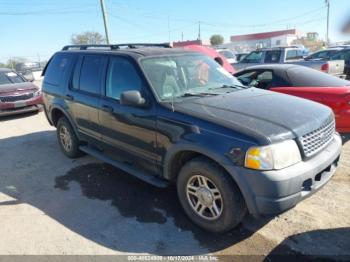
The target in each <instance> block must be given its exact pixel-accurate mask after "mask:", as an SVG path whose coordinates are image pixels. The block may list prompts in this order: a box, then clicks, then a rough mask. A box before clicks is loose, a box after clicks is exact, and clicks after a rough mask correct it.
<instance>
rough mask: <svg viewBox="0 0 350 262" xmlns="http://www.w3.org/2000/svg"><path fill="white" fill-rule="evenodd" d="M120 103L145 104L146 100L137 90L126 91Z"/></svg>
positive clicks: (130, 104)
mask: <svg viewBox="0 0 350 262" xmlns="http://www.w3.org/2000/svg"><path fill="white" fill-rule="evenodd" d="M120 103H121V104H122V105H126V106H144V105H145V104H146V100H145V99H144V98H143V97H142V96H141V93H140V92H139V91H137V90H131V91H125V92H123V93H122V94H121V96H120Z"/></svg>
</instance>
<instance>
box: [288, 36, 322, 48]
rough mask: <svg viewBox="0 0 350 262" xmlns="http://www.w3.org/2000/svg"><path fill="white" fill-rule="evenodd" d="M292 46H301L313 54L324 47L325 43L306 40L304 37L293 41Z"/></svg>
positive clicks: (318, 40)
mask: <svg viewBox="0 0 350 262" xmlns="http://www.w3.org/2000/svg"><path fill="white" fill-rule="evenodd" d="M292 45H303V46H305V48H307V49H309V50H310V52H315V51H317V50H320V49H321V48H322V47H324V46H326V42H325V41H322V40H320V39H308V38H306V37H302V38H299V39H296V40H294V41H293V42H292Z"/></svg>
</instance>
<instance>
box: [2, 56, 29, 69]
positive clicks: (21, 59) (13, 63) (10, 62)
mask: <svg viewBox="0 0 350 262" xmlns="http://www.w3.org/2000/svg"><path fill="white" fill-rule="evenodd" d="M25 62H28V59H26V58H24V57H11V58H10V59H9V60H7V66H6V67H8V68H12V69H15V68H16V65H17V64H22V63H25Z"/></svg>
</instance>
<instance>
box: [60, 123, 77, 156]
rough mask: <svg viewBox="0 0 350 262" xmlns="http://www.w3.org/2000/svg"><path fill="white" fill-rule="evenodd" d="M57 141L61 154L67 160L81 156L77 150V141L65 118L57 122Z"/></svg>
mask: <svg viewBox="0 0 350 262" xmlns="http://www.w3.org/2000/svg"><path fill="white" fill-rule="evenodd" d="M57 139H58V144H59V145H60V148H61V150H62V152H63V153H64V154H65V155H66V156H67V157H69V158H77V157H79V156H81V155H82V152H81V151H80V150H79V140H78V138H77V136H76V135H75V132H74V129H73V128H72V125H71V124H70V123H69V121H68V120H67V118H65V117H61V118H60V119H59V120H58V122H57Z"/></svg>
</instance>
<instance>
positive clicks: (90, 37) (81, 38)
mask: <svg viewBox="0 0 350 262" xmlns="http://www.w3.org/2000/svg"><path fill="white" fill-rule="evenodd" d="M71 42H72V44H74V45H84V44H85V45H87V44H93V45H94V44H95V45H96V44H104V43H106V39H105V38H104V37H103V36H102V35H101V34H100V33H99V32H93V31H86V32H83V33H81V34H73V35H72V37H71Z"/></svg>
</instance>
